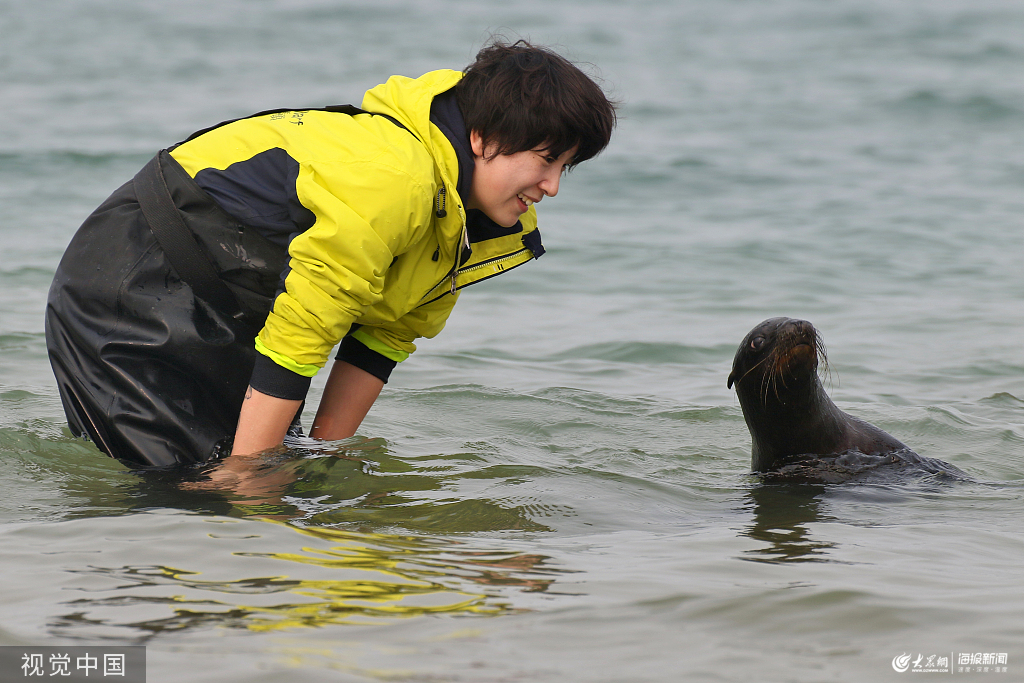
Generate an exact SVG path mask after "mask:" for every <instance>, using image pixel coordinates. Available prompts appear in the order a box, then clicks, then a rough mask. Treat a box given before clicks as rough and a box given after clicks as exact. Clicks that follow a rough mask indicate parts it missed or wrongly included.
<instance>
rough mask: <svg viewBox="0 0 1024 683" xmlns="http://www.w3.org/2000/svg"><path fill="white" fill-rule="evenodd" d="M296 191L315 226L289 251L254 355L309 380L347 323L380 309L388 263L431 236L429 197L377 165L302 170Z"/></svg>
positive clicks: (413, 182) (426, 191) (391, 167)
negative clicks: (373, 307) (376, 306)
mask: <svg viewBox="0 0 1024 683" xmlns="http://www.w3.org/2000/svg"><path fill="white" fill-rule="evenodd" d="M296 188H297V191H298V196H299V200H300V202H301V203H302V205H303V206H305V207H306V208H308V209H309V210H310V211H312V212H313V213H314V214H315V216H316V221H315V223H314V224H313V227H311V228H310V229H309V230H307V231H305V232H304V233H302V234H300V235H298V236H296V237H295V238H294V239H293V240H292V242H291V244H290V245H289V249H288V251H289V256H290V261H289V271H288V272H287V275H286V277H285V280H284V284H285V289H284V291H283V292H282V293H281V294H279V295H278V297H277V298H276V300H275V301H274V306H273V308H272V309H271V311H270V314H269V315H268V316H267V320H266V324H265V325H264V327H263V329H262V330H261V331H260V333H259V336H258V337H257V340H256V348H257V350H258V351H259V352H260V353H262V354H263V355H264V356H266V357H267V358H269V359H271V360H273V361H274V363H275V364H276V365H278V366H280V367H282V368H285V369H287V370H289V371H291V372H292V373H295V374H297V375H300V376H302V377H312V376H313V375H315V374H316V372H317V371H318V370H319V369H320V368H322V367H323V366H324V363H325V362H326V360H327V357H328V354H330V351H331V349H332V348H333V347H334V346H335V345H336V344H337V343H338V342H339V341H340V340H341V338H342V337H344V336H345V334H346V333H347V332H348V331H349V329H350V327H351V326H352V323H353V322H354V321H355V320H357V319H358V318H359V317H360V315H361V314H362V313H363V311H364V310H365V309H366V308H367V307H368V306H371V305H373V304H374V303H376V302H378V301H380V299H381V296H382V290H383V288H384V278H385V276H386V274H387V271H388V268H389V267H390V265H391V263H392V262H393V260H394V258H395V257H396V256H397V255H398V254H401V253H402V252H403V251H404V250H405V249H406V248H408V245H409V244H411V243H412V242H413V241H414V240H416V239H417V237H418V235H419V234H420V233H421V232H422V231H424V230H427V229H429V228H430V226H431V216H430V207H431V200H432V197H433V193H432V189H431V188H430V187H424V186H423V184H421V183H420V182H418V181H417V180H416V179H415V178H413V177H412V176H410V175H409V174H408V173H407V172H405V171H404V170H402V169H400V168H396V167H395V166H394V165H389V164H387V163H381V162H353V163H346V162H333V163H330V164H320V165H318V166H317V167H313V166H310V165H307V166H304V167H302V168H301V169H300V172H299V177H298V179H297V181H296ZM257 388H258V387H257Z"/></svg>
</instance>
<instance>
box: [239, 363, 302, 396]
mask: <svg viewBox="0 0 1024 683" xmlns="http://www.w3.org/2000/svg"><path fill="white" fill-rule="evenodd" d="M311 381H313V378H312V377H303V376H302V375H300V374H298V373H295V372H292V371H291V370H289V369H288V368H283V367H281V366H280V365H278V364H277V363H275V362H274V361H272V360H270V359H269V358H267V357H266V356H264V355H263V354H262V353H258V354H256V365H255V366H254V367H253V369H252V379H250V380H249V386H251V387H252V388H253V389H255V390H256V391H258V392H260V393H261V394H267V395H268V396H273V397H274V398H286V399H288V400H291V401H301V400H302V399H304V398H306V393H307V392H308V391H309V383H310V382H311Z"/></svg>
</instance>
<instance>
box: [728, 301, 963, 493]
mask: <svg viewBox="0 0 1024 683" xmlns="http://www.w3.org/2000/svg"><path fill="white" fill-rule="evenodd" d="M819 359H820V361H821V362H822V364H823V365H825V366H826V367H827V362H828V361H827V358H826V355H825V347H824V344H823V343H822V340H821V336H820V335H819V334H818V331H817V330H816V329H814V325H812V324H811V323H809V322H807V321H806V320H794V319H792V318H771V319H769V320H765V321H764V322H762V323H761V324H760V325H758V326H757V327H755V328H754V329H752V330H751V331H750V332H749V333H748V334H747V336H746V337H744V339H743V342H742V343H741V344H740V346H739V349H738V350H737V351H736V357H735V358H734V359H733V364H732V373H731V374H730V375H729V380H728V383H727V386H728V387H730V388H731V387H732V386H733V385H734V384H735V385H736V394H737V396H738V397H739V400H740V406H741V407H742V409H743V419H744V420H745V421H746V423H747V428H748V429H749V430H750V438H751V441H752V449H751V469H753V471H754V472H758V473H768V474H770V475H773V476H776V477H784V478H795V479H806V480H812V481H820V482H838V481H845V480H847V479H849V478H851V477H853V476H856V475H860V474H862V473H864V472H867V471H870V470H876V469H878V468H880V467H885V466H895V467H898V468H906V467H912V468H914V469H917V470H924V471H926V472H928V473H933V474H939V473H945V474H949V475H953V476H956V477H959V476H961V475H964V473H963V472H961V471H960V470H959V469H957V468H956V467H953V466H952V465H949V464H947V463H944V462H942V461H941V460H935V459H933V458H923V457H921V456H919V455H918V454H916V453H914V452H913V451H912V450H911V449H910V448H908V447H907V446H906V445H905V444H904V443H902V442H901V441H900V440H899V439H897V438H895V437H893V436H891V435H890V434H887V433H886V432H884V431H882V430H881V429H879V428H878V427H876V426H874V425H873V424H869V423H867V422H865V421H864V420H861V419H858V418H856V417H854V416H852V415H849V414H847V413H844V412H843V411H842V410H840V409H839V408H838V407H836V404H834V403H833V402H832V399H830V398H829V397H828V394H826V393H825V389H824V387H822V385H821V382H820V381H819V379H818V363H819ZM890 469H891V468H890ZM964 476H965V475H964Z"/></svg>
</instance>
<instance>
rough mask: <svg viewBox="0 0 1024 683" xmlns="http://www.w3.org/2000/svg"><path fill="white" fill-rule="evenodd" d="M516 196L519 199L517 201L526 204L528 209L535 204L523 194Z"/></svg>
mask: <svg viewBox="0 0 1024 683" xmlns="http://www.w3.org/2000/svg"><path fill="white" fill-rule="evenodd" d="M516 196H517V197H519V201H521V202H522V203H523V204H526V207H527V208H529V207H530V206H532V205H533V204H536V202H535V201H533V200H532V199H530V198H529V197H527V196H526V195H525V194H517V195H516Z"/></svg>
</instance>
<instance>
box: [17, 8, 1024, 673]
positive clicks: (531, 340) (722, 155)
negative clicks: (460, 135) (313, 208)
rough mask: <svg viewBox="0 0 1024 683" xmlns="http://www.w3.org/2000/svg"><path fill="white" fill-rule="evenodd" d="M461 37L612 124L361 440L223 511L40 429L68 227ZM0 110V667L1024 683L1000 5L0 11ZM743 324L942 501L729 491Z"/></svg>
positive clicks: (1012, 42)
mask: <svg viewBox="0 0 1024 683" xmlns="http://www.w3.org/2000/svg"><path fill="white" fill-rule="evenodd" d="M493 33H503V34H504V35H506V36H508V37H511V38H513V39H514V38H517V37H525V38H529V39H531V40H533V41H535V42H537V43H541V44H546V45H552V46H554V47H556V48H557V49H558V50H560V51H561V52H562V53H563V54H565V55H567V56H569V57H570V58H572V59H574V60H576V61H579V62H582V63H586V64H588V65H589V66H587V67H586V68H587V69H588V71H589V73H592V74H594V75H595V76H597V77H599V78H600V79H601V81H602V83H603V85H604V87H605V88H606V89H607V90H608V91H609V92H610V93H611V94H612V96H613V97H615V98H616V99H617V100H619V101H620V102H621V106H620V109H619V112H620V121H619V126H618V128H617V130H616V133H615V137H614V138H613V141H612V143H611V145H610V147H609V148H608V149H607V150H606V151H605V152H604V153H603V154H602V155H601V156H600V157H598V158H597V159H595V160H593V161H590V162H587V163H585V164H583V165H582V166H580V167H579V168H578V169H576V170H574V171H573V172H572V173H571V174H570V175H569V176H567V177H566V178H565V179H564V181H563V182H562V185H561V189H560V191H559V194H558V196H557V197H556V198H547V199H545V200H544V201H543V202H542V204H541V205H540V206H539V207H538V209H539V215H540V227H541V231H542V234H543V237H544V242H545V245H546V247H547V254H546V255H545V256H544V257H543V258H541V259H540V260H539V261H537V262H534V263H531V264H528V265H526V266H523V267H522V268H520V269H518V270H515V271H514V272H511V273H509V274H507V275H503V276H502V277H501V278H498V279H495V280H490V281H487V282H485V283H482V284H480V285H478V286H475V287H473V288H471V289H469V290H467V291H466V292H465V293H464V295H463V296H462V298H461V300H460V303H459V305H458V307H457V308H456V311H455V313H454V314H453V316H452V318H451V320H450V322H449V323H448V326H447V328H446V329H445V330H444V332H443V333H442V334H441V335H440V336H439V337H437V338H436V339H433V340H423V341H422V343H421V344H420V350H419V351H418V352H417V353H416V354H414V356H413V357H412V358H411V359H410V360H409V361H407V362H406V363H403V364H402V365H401V366H400V367H399V368H398V369H397V370H396V371H395V373H394V375H393V378H392V381H391V382H390V384H389V385H388V386H387V388H386V389H385V391H384V393H383V394H382V396H381V398H380V399H379V401H378V402H377V404H376V405H375V406H374V408H373V410H372V411H371V413H370V415H369V416H368V418H367V419H366V421H365V422H364V424H363V425H362V428H361V429H360V430H359V434H358V436H356V437H354V438H353V439H350V440H346V441H344V442H339V443H336V444H329V445H320V446H318V445H316V444H312V445H311V444H309V443H298V444H293V445H294V446H295V448H293V450H291V451H290V452H289V453H288V454H286V455H285V456H284V457H282V458H280V459H279V460H278V461H275V462H273V463H271V464H270V465H269V466H268V468H267V469H266V470H265V471H264V476H263V477H262V478H261V479H260V482H259V487H258V490H256V491H250V492H249V493H248V494H240V493H233V492H232V491H230V490H228V489H224V490H220V489H216V488H213V489H210V488H209V487H205V486H204V485H203V484H202V481H203V475H202V473H191V474H187V475H145V474H141V473H138V472H131V471H129V470H128V469H126V468H125V467H123V466H121V465H119V464H118V463H117V462H115V461H114V460H112V459H110V458H107V457H105V456H103V455H102V454H100V453H99V452H98V451H97V450H96V449H95V448H94V447H93V446H92V445H91V444H89V443H88V442H83V441H80V440H78V439H75V438H73V437H72V436H71V435H70V433H69V432H68V431H67V429H66V426H65V423H64V417H63V413H62V410H61V405H60V399H59V397H58V396H57V392H56V388H55V383H54V380H53V378H52V376H51V373H50V370H49V366H48V362H47V357H46V349H45V342H44V338H43V330H42V327H43V325H42V313H43V308H44V304H45V299H46V292H47V288H48V286H49V283H50V280H51V278H52V275H53V272H54V269H55V267H56V264H57V262H58V260H59V258H60V256H61V254H62V252H63V249H64V248H65V246H66V245H67V243H68V241H69V240H70V238H71V236H72V234H73V233H74V231H75V230H76V228H77V227H78V225H79V224H80V223H81V221H82V220H83V219H84V218H85V216H87V215H88V213H89V212H90V211H91V210H92V209H93V208H95V206H97V205H98V204H99V203H100V202H101V201H102V200H103V199H104V198H105V197H106V196H107V195H108V194H110V192H112V191H113V190H114V189H115V188H116V187H118V186H119V185H120V184H122V183H123V182H125V181H126V180H127V179H129V178H130V177H131V176H132V175H134V173H135V172H136V171H137V170H138V169H139V168H140V167H141V166H142V165H143V164H144V163H145V162H146V161H147V160H148V159H149V158H150V157H151V156H152V155H153V154H154V152H155V151H156V150H157V149H160V148H162V147H166V146H168V145H170V144H173V143H174V142H177V141H179V140H181V139H183V138H184V137H186V136H187V135H188V134H189V133H191V132H192V131H194V130H198V129H200V128H204V127H206V126H209V125H211V124H213V123H216V122H218V121H222V120H225V119H230V118H234V117H238V116H244V115H247V114H249V113H252V112H256V111H261V110H265V109H271V108H279V107H294V108H301V107H311V106H322V105H327V104H342V103H354V104H358V103H359V101H360V99H361V96H362V93H363V91H365V90H366V89H367V88H369V87H372V86H374V85H375V84H377V83H379V82H382V81H383V80H384V79H386V78H387V77H388V76H390V75H392V74H403V75H408V76H417V75H419V74H421V73H423V72H425V71H428V70H431V69H436V68H445V67H447V68H462V67H463V66H465V65H466V64H468V63H469V62H471V61H472V59H473V56H474V54H475V52H476V50H478V49H479V48H480V46H481V45H482V44H484V42H485V41H486V40H487V39H488V37H489V36H490V35H491V34H493ZM0 102H2V109H0V120H2V122H0V206H2V208H3V211H2V212H0V250H2V253H3V259H2V260H0V323H2V324H0V455H2V457H0V482H2V490H3V502H2V503H0V548H2V550H0V572H2V576H3V581H2V583H0V644H3V645H21V646H33V645H34V646H49V645H94V646H96V647H101V646H104V645H145V646H146V649H147V658H148V675H149V680H150V681H185V680H187V681H193V682H207V681H209V682H213V681H217V682H222V681H246V682H256V681H283V680H288V681H324V680H340V681H487V682H490V681H558V682H562V681H581V682H582V681H586V682H590V681H595V682H596V681H644V682H646V681H652V682H653V681H658V682H661V681H664V682H669V681H680V680H686V681H689V680H693V681H744V682H746V681H751V680H765V681H808V682H810V681H864V680H902V678H903V677H906V676H909V675H910V674H911V673H912V672H913V671H915V670H923V669H924V668H925V665H926V664H928V663H929V662H930V663H931V665H932V667H933V668H935V667H937V666H938V665H940V664H942V663H943V662H945V664H946V668H947V670H948V671H949V675H952V676H955V677H957V679H958V680H963V679H966V680H976V681H987V680H1000V681H1009V680H1024V647H1022V646H1021V643H1022V642H1024V590H1022V588H1021V585H1022V584H1021V577H1022V571H1021V565H1022V563H1024V532H1022V531H1021V525H1020V514H1021V509H1022V508H1021V504H1022V501H1024V489H1022V482H1024V331H1022V324H1024V268H1022V267H1021V258H1022V255H1024V226H1022V221H1024V218H1022V217H1024V135H1022V130H1024V6H1022V5H1020V4H1019V3H1013V2H1009V1H1008V0H905V1H903V2H899V3H892V2H882V1H881V0H857V1H854V0H832V1H830V2H819V1H816V0H766V1H765V2H752V1H750V0H722V1H720V2H701V1H698V0H637V1H615V2H612V1H601V0H598V1H591V0H586V1H585V0H548V1H547V2H540V1H538V0H523V1H521V2H518V3H501V2H495V1H494V0H477V1H475V2H457V1H452V2H441V1H440V0H374V1H373V2H370V1H361V2H340V1H334V2H331V1H328V0H247V1H243V0H205V1H203V2H200V1H199V0H182V1H178V2H173V3H171V2H160V1H158V0H45V1H38V2H25V1H24V0H0ZM111 248H112V249H116V245H111ZM778 315H786V316H791V317H800V318H804V319H807V320H810V321H811V322H813V323H814V324H815V326H816V327H817V328H818V329H819V330H820V331H821V333H822V335H823V336H824V339H825V342H826V345H827V347H828V351H829V365H830V373H829V374H828V376H826V377H825V378H824V381H825V383H826V385H827V387H828V389H829V391H830V392H831V395H832V397H833V399H834V400H835V401H836V402H837V404H838V405H839V406H840V407H841V408H843V409H844V410H846V411H848V412H851V413H853V414H855V415H857V416H859V417H861V418H864V419H866V420H869V421H871V422H873V423H875V424H877V425H879V426H880V427H882V428H884V429H886V430H887V431H889V432H890V433H892V434H893V435H894V436H896V437H897V438H898V439H900V440H901V441H903V442H905V443H907V444H908V445H910V446H911V447H912V448H914V450H915V451H917V452H918V453H920V454H921V455H923V456H926V457H933V458H939V459H942V460H945V461H947V462H950V463H953V464H955V465H956V466H957V467H959V468H961V469H963V470H964V471H966V472H967V473H968V474H969V475H970V477H971V479H970V480H969V481H963V482H949V481H941V480H935V479H931V478H929V477H908V478H906V479H905V480H896V481H893V482H891V483H886V484H871V485H868V484H855V483H853V484H843V485H832V486H809V485H803V486H801V485H789V486H785V485H767V484H763V483H761V482H759V481H758V479H757V478H756V477H753V476H752V475H751V474H750V473H749V469H750V452H749V450H750V441H749V436H748V433H747V430H746V427H745V425H744V422H743V418H742V414H741V412H740V409H739V406H738V403H737V401H736V397H735V395H734V394H733V393H732V392H731V391H729V390H728V389H727V388H726V378H727V376H728V374H729V369H730V363H731V359H732V355H733V353H734V352H735V349H736V346H737V344H738V343H739V341H740V339H742V337H743V336H744V335H745V334H746V332H747V331H748V330H749V329H750V328H751V327H753V326H754V325H755V324H756V323H758V322H760V321H761V320H763V319H765V318H768V317H772V316H778ZM322 386H323V378H322V377H321V378H318V379H317V380H316V381H315V382H314V386H313V390H312V392H311V395H310V401H309V405H308V407H307V421H308V417H309V416H311V415H312V414H313V412H315V405H316V403H317V401H318V400H319V396H320V392H321V391H322ZM907 655H909V658H908V657H907ZM965 655H966V658H965ZM1000 656H1001V658H1000ZM929 658H931V659H929ZM975 661H976V662H977V663H975ZM983 662H986V663H988V664H991V666H987V668H986V666H982V663H983ZM900 669H903V671H902V672H901V671H900ZM17 673H18V674H20V673H22V672H21V671H18V672H17Z"/></svg>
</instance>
